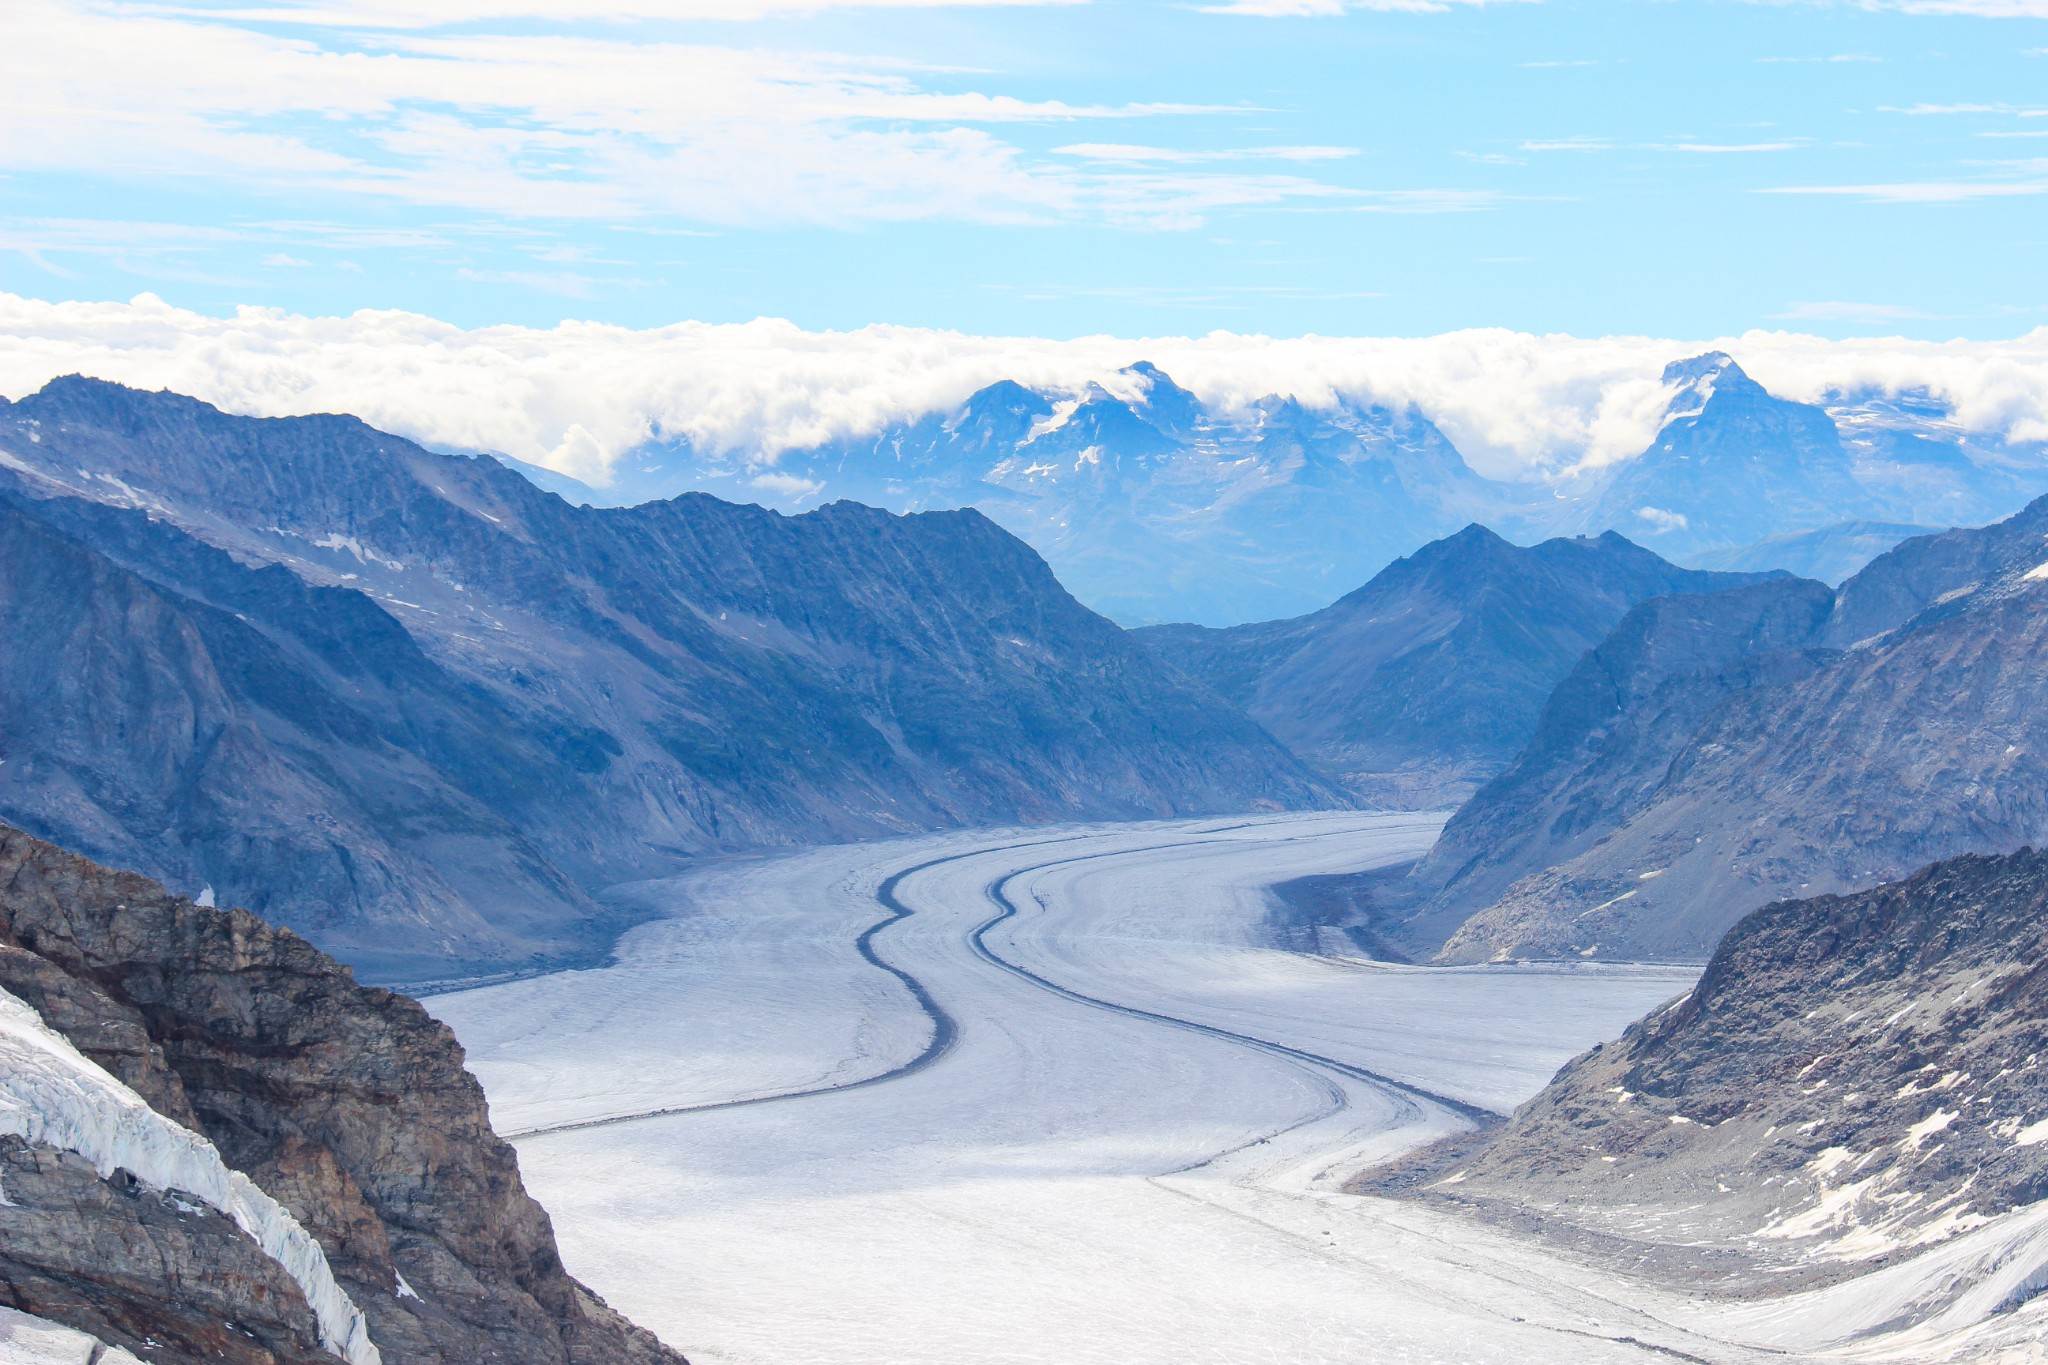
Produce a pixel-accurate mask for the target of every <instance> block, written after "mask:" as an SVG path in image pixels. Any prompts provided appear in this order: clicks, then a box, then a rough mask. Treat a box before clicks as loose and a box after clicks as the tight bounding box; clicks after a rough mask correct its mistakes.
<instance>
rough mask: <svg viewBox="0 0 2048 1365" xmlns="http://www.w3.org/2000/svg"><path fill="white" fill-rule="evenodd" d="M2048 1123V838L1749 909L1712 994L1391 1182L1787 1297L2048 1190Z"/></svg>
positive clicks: (1695, 995) (1713, 979)
mask: <svg viewBox="0 0 2048 1365" xmlns="http://www.w3.org/2000/svg"><path fill="white" fill-rule="evenodd" d="M2044 1139H2048V854H2042V853H2036V852H2033V851H2031V850H2022V851H2020V852H2018V853H2014V854H2009V855H2004V856H1995V857H1993V856H1978V855H1966V856H1963V857H1959V858H1954V859H1951V860H1949V861H1947V862H1943V863H1939V864H1936V865H1934V866H1932V867H1929V868H1927V869H1925V870H1923V871H1921V872H1919V873H1917V874H1915V875H1914V876H1912V877H1910V878H1907V879H1906V880H1904V881H1902V882H1897V883H1894V884H1890V885H1886V886H1882V887H1879V888H1876V889H1874V890H1869V891H1864V892H1860V893H1858V894H1855V895H1850V896H1820V897H1815V898H1811V899H1806V900H1794V901H1782V902H1779V903H1777V904H1774V905H1771V906H1768V907H1766V908H1764V909H1762V910H1759V911H1757V912H1755V913H1754V914H1751V915H1749V916H1748V917H1747V918H1745V919H1743V920H1742V922H1741V923H1739V924H1738V925H1736V927H1735V928H1734V929H1733V930H1731V931H1730V932H1729V934H1728V936H1727V938H1726V939H1725V940H1724V941H1723V942H1722V944H1721V946H1720V948H1719V949H1718V950H1717V951H1716V952H1715V954H1714V957H1713V960H1712V961H1711V963H1710V964H1709V965H1708V967H1707V969H1706V973H1705V975H1704V976H1702V977H1701V979H1700V981H1699V984H1698V986H1697V987H1696V988H1695V989H1694V990H1693V991H1692V992H1691V993H1690V994H1688V995H1686V996H1683V997H1681V998H1679V999H1678V1000H1676V1001H1673V1002H1672V1003H1671V1004H1669V1005H1666V1006H1664V1007H1663V1008H1661V1009H1659V1010H1657V1011H1656V1012H1654V1013H1652V1014H1651V1015H1649V1016H1648V1017H1647V1018H1645V1019H1643V1020H1642V1021H1640V1022H1638V1023H1637V1024H1635V1025H1633V1026H1631V1027H1630V1028H1629V1030H1628V1032H1627V1033H1626V1034H1624V1035H1623V1036H1622V1037H1621V1038H1620V1039H1619V1040H1618V1041H1616V1042H1612V1043H1608V1044H1606V1045H1604V1046H1601V1047H1597V1048H1595V1049H1593V1050H1592V1051H1591V1052H1589V1053H1586V1054H1585V1055H1583V1056H1581V1057H1579V1058H1578V1059H1576V1060H1574V1061H1573V1062H1571V1063H1570V1064H1569V1065H1567V1066H1566V1067H1565V1068H1564V1069H1563V1070H1562V1071H1560V1072H1559V1073H1558V1075H1557V1077H1556V1079H1555V1080H1553V1081H1552V1082H1551V1083H1550V1085H1549V1086H1548V1087H1546V1088H1545V1089H1544V1090H1543V1091H1542V1092H1541V1093H1540V1094H1538V1095H1537V1096H1536V1097H1535V1098H1534V1099H1532V1100H1530V1101H1529V1102H1528V1103H1527V1104H1525V1105H1524V1106H1522V1108H1521V1109H1520V1110H1518V1111H1517V1112H1516V1113H1515V1115H1514V1117H1513V1119H1512V1120H1511V1121H1509V1122H1508V1123H1507V1124H1506V1125H1504V1126H1503V1127H1501V1128H1499V1129H1497V1130H1495V1131H1494V1132H1493V1133H1491V1134H1490V1135H1487V1136H1486V1137H1484V1138H1483V1139H1481V1140H1480V1141H1479V1142H1478V1144H1477V1145H1476V1146H1471V1145H1467V1146H1466V1147H1465V1148H1464V1149H1463V1150H1458V1149H1457V1148H1455V1147H1450V1148H1443V1149H1439V1150H1437V1151H1435V1152H1433V1153H1430V1154H1427V1155H1425V1156H1423V1157H1421V1158H1418V1159H1416V1160H1413V1161H1411V1162H1409V1163H1407V1164H1406V1165H1404V1166H1402V1167H1398V1168H1396V1169H1395V1170H1393V1171H1390V1172H1382V1173H1380V1175H1379V1177H1378V1183H1379V1185H1380V1186H1381V1187H1382V1188H1404V1187H1405V1188H1408V1189H1411V1190H1419V1191H1421V1192H1423V1193H1425V1194H1426V1195H1427V1196H1428V1197H1432V1198H1442V1199H1452V1200H1457V1201H1461V1202H1466V1203H1469V1204H1473V1205H1475V1206H1479V1207H1483V1208H1490V1209H1493V1210H1496V1211H1500V1212H1506V1213H1510V1214H1515V1215H1526V1216H1533V1217H1534V1218H1536V1219H1537V1220H1538V1221H1539V1222H1541V1223H1542V1224H1545V1225H1548V1226H1550V1227H1552V1228H1553V1229H1554V1230H1558V1231H1561V1232H1564V1233H1566V1234H1572V1233H1576V1234H1579V1235H1580V1236H1581V1237H1583V1238H1586V1239H1590V1240H1589V1244H1592V1245H1600V1244H1603V1243H1604V1244H1606V1245H1607V1246H1608V1249H1609V1250H1614V1249H1616V1248H1617V1247H1618V1248H1621V1249H1623V1250H1624V1252H1625V1257H1626V1258H1627V1259H1630V1260H1631V1261H1634V1262H1636V1263H1639V1264H1644V1265H1652V1266H1663V1267H1666V1268H1668V1269H1670V1270H1671V1271H1672V1272H1673V1273H1674V1274H1675V1275H1676V1276H1677V1277H1678V1278H1681V1279H1689V1280H1692V1281H1693V1282H1694V1283H1697V1282H1699V1281H1698V1278H1697V1277H1699V1276H1701V1275H1709V1274H1711V1275H1718V1276H1722V1277H1725V1278H1728V1279H1732V1280H1734V1281H1736V1282H1748V1283H1751V1284H1752V1285H1754V1286H1761V1287H1764V1288H1775V1289H1786V1288H1793V1287H1797V1286H1798V1285H1801V1284H1805V1283H1811V1282H1814V1281H1816V1280H1825V1279H1830V1278H1839V1277H1840V1276H1841V1275H1843V1274H1846V1273H1849V1272H1851V1271H1856V1270H1863V1269H1869V1268H1871V1267H1873V1266H1876V1265H1885V1264H1891V1263H1895V1262H1898V1261H1900V1260H1902V1259H1904V1258H1906V1257H1909V1256H1911V1255H1913V1254H1915V1253H1916V1252H1919V1251H1922V1250H1925V1249H1927V1248H1930V1247H1934V1246H1938V1245H1941V1244H1944V1243H1946V1242H1949V1241H1950V1240H1951V1239H1955V1238H1957V1237H1959V1236H1962V1235H1964V1234H1967V1233H1970V1232H1971V1231H1972V1230H1973V1229H1977V1228H1980V1227H1983V1226H1984V1225H1986V1224H1987V1223H1989V1222H1991V1221H1992V1220H1996V1219H1998V1218H2000V1217H2001V1216H2003V1215H2007V1214H2011V1213H2013V1212H2014V1211H2015V1210H2019V1209H2022V1208H2023V1207H2025V1206H2027V1205H2031V1204H2034V1203H2036V1202H2037V1201H2039V1200H2041V1199H2042V1198H2044V1197H2048V1141H2044ZM1987 1235H1989V1234H1987ZM2015 1254H2017V1253H2015ZM1994 1259H1996V1260H1997V1261H1998V1263H1999V1264H2001V1265H2004V1266H2005V1268H2006V1269H2008V1270H2011V1271H2012V1272H2013V1273H2014V1275H2015V1276H2017V1277H2018V1278H2017V1279H2016V1280H2015V1283H2016V1284H2018V1285H2019V1286H2020V1287H2019V1289H2018V1290H2017V1291H2016V1292H2020V1293H2026V1292H2034V1291H2037V1290H2038V1287H2039V1281H2038V1277H2037V1279H2036V1280H2035V1281H2032V1282H2027V1281H2025V1272H2026V1271H2028V1270H2029V1269H2030V1268H2031V1263H2029V1264H2019V1263H2018V1262H2017V1261H2016V1260H2014V1257H2013V1256H2010V1255H2003V1254H2001V1255H1999V1256H1997V1257H1994ZM2006 1262H2011V1264H2010V1265H2006V1264H2005V1263H2006ZM2028 1284H2031V1286H2032V1288H2031V1289H2029V1288H2028V1287H2027V1286H2028ZM1991 1306H1992V1307H1996V1305H1991ZM2007 1306H2010V1305H2007Z"/></svg>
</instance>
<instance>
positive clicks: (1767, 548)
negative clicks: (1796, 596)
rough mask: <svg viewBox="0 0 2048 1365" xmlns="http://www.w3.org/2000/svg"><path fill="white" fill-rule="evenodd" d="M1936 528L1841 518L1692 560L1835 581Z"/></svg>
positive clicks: (1705, 564) (1712, 565) (1706, 566)
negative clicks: (1833, 521)
mask: <svg viewBox="0 0 2048 1365" xmlns="http://www.w3.org/2000/svg"><path fill="white" fill-rule="evenodd" d="M1940 530H1941V528H1940V527H1938V526H1908V525H1902V524H1900V523H1898V522H1890V521H1842V522H1837V523H1835V524H1834V525H1833V526H1823V527H1821V528H1820V529H1819V530H1817V531H1788V532H1786V533H1785V534H1783V535H1777V536H1769V537H1766V538H1765V539H1763V540H1759V541H1758V542H1756V543H1755V544H1754V545H1744V546H1741V547H1739V548H1737V549H1733V550H1714V551H1710V552H1709V553H1706V554H1699V555H1694V556H1693V557H1692V562H1693V563H1694V564H1696V565H1698V566H1699V567H1700V568H1702V569H1730V570H1737V571H1742V570H1747V571H1750V572H1757V571H1761V570H1765V569H1782V570H1783V571H1784V572H1786V573H1789V574H1791V575H1793V576H1794V577H1796V578H1812V579H1818V580H1819V581H1820V582H1822V583H1840V582H1841V581H1842V580H1843V579H1845V578H1848V577H1849V576H1850V575H1852V574H1854V573H1855V572H1856V571H1857V570H1858V569H1861V568H1862V567H1863V566H1864V565H1866V564H1868V563H1869V562H1870V561H1871V560H1873V559H1876V558H1877V557H1878V556H1879V555H1881V554H1883V553H1884V552H1885V551H1886V550H1889V549H1891V548H1892V546H1894V545H1897V544H1898V543H1899V542H1900V541H1902V540H1911V539H1912V538H1913V537H1914V536H1926V535H1934V534H1937V533H1938V532H1939V531H1940Z"/></svg>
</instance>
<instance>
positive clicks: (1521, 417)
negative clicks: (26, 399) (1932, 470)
mask: <svg viewBox="0 0 2048 1365" xmlns="http://www.w3.org/2000/svg"><path fill="white" fill-rule="evenodd" d="M1708 349H1720V350H1725V351H1728V352H1729V353H1731V354H1732V355H1734V356H1735V357H1736V359H1737V360H1738V361H1740V362H1741V364H1742V365H1743V366H1744V367H1745V368H1746V369H1748V370H1749V371H1750V373H1751V374H1753V375H1755V376H1756V378H1757V379H1758V380H1759V381H1760V382H1762V383H1763V384H1764V385H1765V386H1767V387H1768V388H1770V389H1771V390H1772V391H1773V392H1775V393H1778V394H1781V395H1784V396H1786V397H1790V398H1798V399H1802V400H1807V401H1813V400H1817V399H1819V398H1821V397H1823V396H1824V395H1826V394H1828V393H1830V392H1839V391H1881V392H1891V393H1897V392H1901V391H1906V390H1913V389H1925V390H1927V391H1929V392H1931V393H1933V394H1934V395H1936V396H1937V397H1940V398H1942V399H1944V400H1946V401H1947V402H1948V403H1949V404H1951V405H1952V406H1953V408H1954V410H1955V413H1956V417H1957V419H1958V420H1959V421H1960V422H1961V423H1962V424H1963V425H1965V426H1966V427H1969V428H1971V429H1973V430H1977V431H1983V432H1989V433H1995V434H1998V435H2002V436H2007V437H2010V438H2013V439H2017V440H2029V441H2039V440H2048V327H2044V328H2038V329H2036V330H2034V331H2032V332H2029V333H2028V334H2026V335H2025V336H2022V337H2019V338H2017V339H2015V340H2011V341H1949V342H1923V341H1910V340H1905V339H1901V338H1890V339H1880V340H1858V341H1830V340H1827V339H1824V338H1821V337H1814V336H1806V335H1801V334H1798V333H1791V332H1749V333H1746V334H1744V335H1743V336H1740V337H1722V338H1715V339H1710V340H1696V341H1683V340H1676V339H1663V338H1654V337H1597V338H1581V337H1570V336H1533V335H1530V334H1528V333H1523V332H1511V331H1505V330H1499V329H1485V330H1475V331H1464V332H1451V333H1447V334H1445V335H1442V336H1434V337H1419V338H1398V337H1314V336H1310V337H1296V338H1273V337H1263V336H1242V335H1236V334H1232V333H1226V332H1213V333H1210V334H1209V335H1207V336H1203V337H1145V338H1121V337H1103V336H1096V337H1082V338H1078V339H1076V340H1072V341H1049V340H1043V339H1038V338H1032V337H987V336H967V335H963V334H961V333H958V332H945V331H934V330H928V329H921V328H912V327H887V326H873V327H864V328H861V329H859V330H858V331H850V332H808V331H805V330H803V329H802V328H799V327H797V326H795V325H793V324H791V323H788V322H783V321H779V320H776V319H766V318H764V319H759V320H757V321H754V322H748V323H734V324H711V323H697V322H684V323H677V324H675V325H673V326H668V327H658V328H652V329H648V330H641V331H636V330H632V329H629V328H624V327H614V326H607V325H604V324H600V323H594V322H564V323H561V324H560V325H558V326H555V327H550V328H531V327H510V326H504V327H481V328H475V329H464V328H460V327H456V326H453V325H451V324H449V323H446V322H441V321H437V320H436V319H433V318H429V317H422V316H420V315H418V314H415V313H402V312H371V311H364V312H359V313H355V314H352V315H350V316H348V317H302V316H298V315H295V314H291V313H286V312H283V311H280V310H277V309H267V308H242V309H240V310H238V311H237V312H236V313H235V314H234V315H233V316H231V317H225V318H222V317H210V316H207V315H205V314H201V313H194V312H188V311H186V310H184V309H179V308H174V307H171V306H170V305H169V304H166V303H164V302H163V301H162V300H160V299H158V298H156V297H154V296H152V295H148V294H144V295H140V296H138V297H137V298H135V299H133V300H131V301H129V302H127V303H49V302H43V301H38V300H34V299H26V298H21V297H18V296H15V295H11V294H0V393H4V394H6V395H7V396H8V397H10V398H19V397H21V396H22V395H23V394H25V393H29V392H32V391H33V390H35V389H37V388H39V387H41V385H43V384H44V383H45V382H47V381H48V380H50V379H51V378H53V377H55V376H57V375H60V374H68V373H74V372H76V373H82V374H89V375H94V376H97V377H100V378H104V379H112V380H117V381H120V382H122V383H125V384H131V385H135V386H137V387H142V388H167V389H174V390H177V391H179V392H182V393H189V394H193V395H195V396H197V397H200V398H204V399H206V400H207V401H209V402H212V403H215V404H218V405H219V406H220V407H222V408H225V409H227V410H228V411H230V412H237V413H245V414H252V415H261V416H288V415H294V414H301V413H310V412H349V413H355V414H357V415H358V416H361V417H363V418H364V419H366V420H367V421H369V422H371V423H373V424H374V425H376V426H379V427H381V428H384V429H385V430H388V431H393V432H396V433H398V434H400V435H403V436H408V437H411V438H412V439H414V440H417V441H420V442H422V443H424V444H427V445H432V446H436V447H441V448H445V449H459V450H489V451H497V452H501V453H504V454H509V455H513V456H516V457H518V458H520V459H522V460H527V461H530V462H532V463H534V464H539V465H544V466H546V467H548V468H550V469H554V470H557V471H559V472H561V473H565V474H569V475H573V476H574V477H576V478H579V479H583V480H585V481H587V482H591V483H597V484H602V483H604V482H606V481H607V480H608V478H609V476H610V470H611V467H612V465H613V463H614V462H615V461H616V460H617V459H618V458H619V456H621V455H622V454H624V453H625V452H627V451H629V450H631V449H633V448H634V447H636V446H640V445H643V444H645V443H646V442H648V441H650V440H654V439H664V440H688V441H691V442H693V443H695V444H697V445H698V446H700V447H702V448H705V449H710V450H716V451H720V452H730V453H735V454H737V455H739V456H740V457H742V458H744V459H746V460H747V461H749V462H751V463H753V464H755V465H757V466H759V467H760V468H761V469H762V470H764V471H766V470H768V469H769V468H771V467H772V466H773V465H774V463H775V459H776V456H777V455H778V454H779V453H780V452H781V451H784V450H788V449H792V448H799V447H803V446H808V445H813V444H816V443H819V442H823V441H826V440H831V439H834V438H839V437H847V436H858V435H861V434H863V433H867V432H871V431H875V430H877V429H879V428H881V427H882V426H884V425H886V424H888V423H890V422H893V421H899V420H903V419H906V418H913V417H916V416H919V415H921V414H924V413H927V412H933V411H943V410H949V409H951V408H953V407H955V406H956V405H958V404H959V403H960V402H961V401H962V400H964V399H965V398H966V397H967V396H968V395H969V394H971V393H973V392H974V391H975V390H976V389H978V388H981V387H982V386H984V385H986V384H989V383H992V382H994V381H995V380H998V379H1014V380H1016V381H1018V382H1020V383H1023V384H1027V385H1031V386H1034V387H1039V388H1047V389H1066V390H1073V389H1078V388H1081V387H1083V386H1085V385H1087V384H1088V383H1090V382H1097V383H1102V384H1105V385H1107V386H1109V387H1110V388H1112V389H1114V388H1116V387H1118V385H1119V382H1120V381H1119V379H1118V376H1117V372H1118V371H1119V370H1120V369H1122V368H1123V367H1124V366H1126V365H1129V364H1130V363H1131V362H1133V361H1136V360H1150V361H1152V362H1154V363H1155V364H1157V365H1159V366H1160V367H1161V368H1163V369H1165V370H1166V371H1167V372H1168V373H1169V374H1171V375H1172V376H1173V377H1174V378H1175V379H1177V380H1179V381H1180V382H1181V383H1182V384H1185V385H1186V386H1187V387H1189V388H1191V389H1193V390H1194V391H1195V392H1196V393H1197V394H1199V395H1200V396H1201V397H1202V398H1203V399H1205V400H1206V401H1208V402H1210V403H1212V404H1221V405H1225V406H1234V405H1241V404H1244V403H1248V402H1251V401H1253V400H1256V399H1258V398H1261V397H1264V396H1266V395H1268V394H1283V395H1289V396H1292V397H1295V398H1298V399H1300V400H1301V401H1302V402H1304V403H1308V404H1310V405H1316V406H1322V405H1328V404H1331V403H1334V402H1336V401H1337V400H1338V399H1339V398H1341V397H1355V398H1361V399H1371V400H1376V401H1379V402H1383V403H1388V404H1391V405H1396V406H1405V405H1411V404H1412V405H1413V406H1415V407H1416V408H1419V409H1420V410H1421V411H1422V412H1423V413H1425V414H1426V415H1428V416H1429V417H1430V418H1431V419H1433V420H1434V421H1435V422H1437V424H1438V425H1440V426H1441V427H1442V428H1443V429H1444V430H1445V432H1446V433H1447V434H1448V435H1449V436H1450V437H1451V439H1452V440H1453V441H1455V442H1456V443H1457V444H1458V446H1459V448H1460V449H1462V450H1463V451H1464V452H1465V453H1466V455H1467V457H1468V458H1469V459H1470V460H1471V462H1472V463H1473V465H1474V466H1475V467H1476V468H1478V469H1479V470H1480V471H1481V472H1483V473H1487V474H1490V475H1493V476H1495V477H1528V476H1543V475H1546V474H1551V473H1554V472H1556V471H1559V470H1562V469H1566V468H1569V467H1572V466H1574V465H1578V464H1586V463H1591V464H1600V463H1606V462H1609V461H1612V460H1615V459H1621V458H1626V457H1627V456H1629V455H1632V454H1634V453H1636V452H1638V451H1640V450H1641V449H1643V448H1644V446H1646V445H1647V444H1648V443H1649V440H1650V437H1651V436H1652V435H1653V434H1654V432H1655V431H1656V428H1657V423H1658V419H1659V417H1660V416H1661V414H1662V412H1663V409H1664V404H1665V401H1666V398H1667V394H1666V391H1665V390H1664V388H1663V386H1662V384H1661V383H1660V380H1659V375H1660V373H1661V371H1662V370H1663V368H1664V366H1665V364H1666V363H1668V362H1669V361H1672V360H1674V359H1679V358H1681V357H1684V356H1688V355H1694V354H1697V353H1699V352H1700V351H1703V350H1708Z"/></svg>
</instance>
